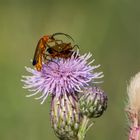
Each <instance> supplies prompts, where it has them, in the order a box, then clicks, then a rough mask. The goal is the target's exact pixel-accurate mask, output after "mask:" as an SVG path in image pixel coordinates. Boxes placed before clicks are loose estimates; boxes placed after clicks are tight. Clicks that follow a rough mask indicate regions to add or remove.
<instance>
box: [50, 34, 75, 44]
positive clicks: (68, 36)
mask: <svg viewBox="0 0 140 140" xmlns="http://www.w3.org/2000/svg"><path fill="white" fill-rule="evenodd" d="M56 35H64V36H66V37H67V38H69V39H71V40H72V41H73V42H74V39H73V38H72V37H71V36H70V35H68V34H65V33H61V32H60V33H54V34H52V36H51V37H52V38H54V36H56Z"/></svg>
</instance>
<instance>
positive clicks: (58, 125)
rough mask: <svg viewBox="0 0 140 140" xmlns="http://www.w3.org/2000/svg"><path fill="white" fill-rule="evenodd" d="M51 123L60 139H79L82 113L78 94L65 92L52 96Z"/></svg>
mask: <svg viewBox="0 0 140 140" xmlns="http://www.w3.org/2000/svg"><path fill="white" fill-rule="evenodd" d="M51 124H52V128H53V129H54V132H55V134H56V136H57V137H58V138H59V139H60V140H77V134H78V130H79V125H80V115H79V107H78V102H77V97H76V96H73V95H67V94H64V95H63V96H59V97H57V96H53V97H52V101H51Z"/></svg>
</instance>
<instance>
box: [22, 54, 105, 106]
mask: <svg viewBox="0 0 140 140" xmlns="http://www.w3.org/2000/svg"><path fill="white" fill-rule="evenodd" d="M74 54H75V53H74ZM74 54H73V55H72V56H71V58H69V59H59V60H58V59H56V60H57V61H56V60H55V61H56V62H53V61H49V63H47V64H43V66H42V70H41V71H37V70H36V69H31V68H29V67H25V68H26V70H27V71H28V72H30V73H31V74H32V75H31V76H23V79H22V80H21V81H22V82H24V83H25V84H24V87H23V88H26V89H28V90H29V91H33V92H34V93H33V94H29V95H27V97H30V96H34V95H37V94H39V93H40V92H41V93H42V94H41V93H40V94H41V96H39V97H38V98H36V99H42V102H41V104H43V102H44V101H45V99H46V98H47V96H48V95H49V94H53V95H55V96H57V97H59V96H60V95H63V94H65V93H67V94H75V93H76V92H81V91H82V89H83V88H84V87H87V86H89V85H90V83H91V82H92V83H96V81H95V79H98V78H102V77H103V73H102V72H94V70H95V69H96V68H98V67H99V66H100V65H97V66H91V65H90V64H91V63H93V62H94V60H92V61H90V62H88V60H89V58H91V56H92V55H91V54H90V53H88V54H84V55H81V56H79V54H78V53H77V54H76V55H77V56H78V57H75V56H74Z"/></svg>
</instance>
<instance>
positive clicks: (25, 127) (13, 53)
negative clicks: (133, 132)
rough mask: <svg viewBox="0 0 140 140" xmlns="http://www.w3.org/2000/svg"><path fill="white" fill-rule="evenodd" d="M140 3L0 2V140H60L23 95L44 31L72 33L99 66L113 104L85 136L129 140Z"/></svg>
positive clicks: (42, 108)
mask: <svg viewBox="0 0 140 140" xmlns="http://www.w3.org/2000/svg"><path fill="white" fill-rule="evenodd" d="M139 5H140V1H138V0H133V1H132V0H106V1H105V0H87V1H85V0H77V1H74V0H71V1H68V0H59V1H57V0H42V1H40V0H0V89H1V94H0V140H48V139H50V140H57V138H56V137H55V136H54V133H53V130H52V129H51V125H50V119H49V104H50V99H48V100H47V102H45V103H44V104H43V105H40V104H39V101H35V100H34V99H33V98H25V95H26V94H28V91H26V90H24V89H22V83H21V82H20V79H21V75H26V74H27V73H26V72H25V69H24V66H31V62H30V60H31V59H32V57H33V53H34V50H35V47H36V44H37V41H38V40H39V38H40V37H41V36H42V35H45V34H52V33H54V32H64V33H68V34H70V35H71V36H72V37H73V38H74V39H75V40H76V42H77V44H78V45H79V46H80V51H81V52H82V53H85V52H89V51H90V52H92V53H93V57H94V58H95V59H96V61H95V64H98V63H99V64H101V68H100V69H99V70H101V71H103V72H104V75H105V77H104V84H102V88H103V89H104V90H105V91H106V93H107V95H108V98H109V102H108V109H107V111H106V112H105V113H104V115H103V116H102V117H101V118H98V119H96V120H95V122H96V123H95V125H94V127H93V128H92V129H91V130H90V131H89V132H88V133H87V138H86V140H93V139H95V140H112V139H113V140H125V139H128V138H127V133H128V132H127V121H126V118H125V112H124V105H125V101H126V85H127V82H128V81H129V79H130V77H131V76H133V75H134V74H135V73H136V72H138V71H140V55H139V53H140V39H139V38H140V8H139Z"/></svg>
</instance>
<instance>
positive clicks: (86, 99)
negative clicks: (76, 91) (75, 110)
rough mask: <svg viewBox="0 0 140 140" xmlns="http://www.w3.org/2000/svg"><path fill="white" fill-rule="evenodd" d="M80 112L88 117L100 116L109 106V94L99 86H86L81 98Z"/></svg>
mask: <svg viewBox="0 0 140 140" xmlns="http://www.w3.org/2000/svg"><path fill="white" fill-rule="evenodd" d="M79 105H80V112H81V114H82V115H86V116H87V117H88V118H97V117H100V116H101V115H102V114H103V112H104V111H105V110H106V108H107V96H106V94H105V93H104V92H103V91H102V90H101V89H99V88H98V87H90V88H86V89H85V90H84V91H83V93H82V95H81V97H80V100H79Z"/></svg>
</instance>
